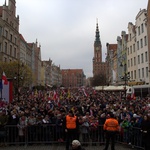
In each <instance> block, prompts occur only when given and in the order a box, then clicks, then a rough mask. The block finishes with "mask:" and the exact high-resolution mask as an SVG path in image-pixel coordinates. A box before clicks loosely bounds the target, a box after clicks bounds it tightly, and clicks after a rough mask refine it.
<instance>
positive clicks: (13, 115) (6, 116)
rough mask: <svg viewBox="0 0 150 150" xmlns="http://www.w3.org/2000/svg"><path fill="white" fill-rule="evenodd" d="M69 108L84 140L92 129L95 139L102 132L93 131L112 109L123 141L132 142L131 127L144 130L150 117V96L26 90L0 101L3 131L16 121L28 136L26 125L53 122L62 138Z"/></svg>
mask: <svg viewBox="0 0 150 150" xmlns="http://www.w3.org/2000/svg"><path fill="white" fill-rule="evenodd" d="M69 110H72V111H73V113H74V114H75V115H76V116H78V119H79V123H80V134H82V138H83V141H85V142H88V140H89V139H88V138H89V132H90V133H92V134H91V135H90V137H91V139H92V140H93V141H96V140H97V136H98V135H97V134H93V133H94V132H96V131H97V129H98V128H99V126H103V124H104V122H105V120H106V119H107V118H108V117H109V114H110V112H112V113H113V114H114V115H115V117H116V118H117V120H118V122H119V124H120V134H123V139H122V140H123V142H126V143H128V144H130V143H131V142H132V140H131V139H130V136H129V135H130V130H129V129H131V127H137V128H141V131H142V130H143V131H144V129H143V126H144V127H145V124H144V123H145V122H144V120H149V119H150V98H149V97H146V98H141V99H136V100H135V99H134V100H131V99H130V100H124V99H122V98H121V97H120V92H108V91H95V90H94V89H92V88H80V89H77V88H75V89H73V88H72V89H57V90H45V91H37V90H34V91H26V92H24V93H22V94H21V95H20V96H19V99H18V97H16V98H14V100H13V101H12V102H11V103H6V102H4V101H2V100H1V101H0V133H2V132H1V131H3V130H4V127H5V126H6V125H16V126H17V128H18V135H19V136H24V132H23V129H24V128H25V127H26V126H33V125H41V124H42V125H43V124H53V125H56V131H57V132H56V134H57V133H59V134H58V136H57V139H56V140H58V141H60V142H62V141H63V140H64V136H62V135H63V118H64V117H65V116H66V114H67V113H68V111H69ZM149 125H150V124H149ZM31 132H32V129H31ZM60 133H62V134H60ZM149 134H150V133H149ZM92 135H94V137H92ZM95 135H97V136H95ZM101 138H103V139H104V136H102V137H101Z"/></svg>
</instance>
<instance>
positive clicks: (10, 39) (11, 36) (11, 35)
mask: <svg viewBox="0 0 150 150" xmlns="http://www.w3.org/2000/svg"><path fill="white" fill-rule="evenodd" d="M10 41H11V42H12V34H10Z"/></svg>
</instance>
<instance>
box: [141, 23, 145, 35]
mask: <svg viewBox="0 0 150 150" xmlns="http://www.w3.org/2000/svg"><path fill="white" fill-rule="evenodd" d="M141 32H142V33H143V32H144V25H143V23H142V24H141Z"/></svg>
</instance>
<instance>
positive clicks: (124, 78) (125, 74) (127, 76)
mask: <svg viewBox="0 0 150 150" xmlns="http://www.w3.org/2000/svg"><path fill="white" fill-rule="evenodd" d="M120 66H121V67H124V76H122V77H121V79H123V80H124V84H125V86H124V97H125V98H124V99H125V101H126V98H127V97H126V96H127V95H126V88H127V81H128V80H129V79H130V76H129V72H127V64H126V63H125V64H124V65H123V64H122V62H121V64H120Z"/></svg>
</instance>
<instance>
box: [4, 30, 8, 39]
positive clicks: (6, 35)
mask: <svg viewBox="0 0 150 150" xmlns="http://www.w3.org/2000/svg"><path fill="white" fill-rule="evenodd" d="M5 37H6V38H8V31H7V30H5Z"/></svg>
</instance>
